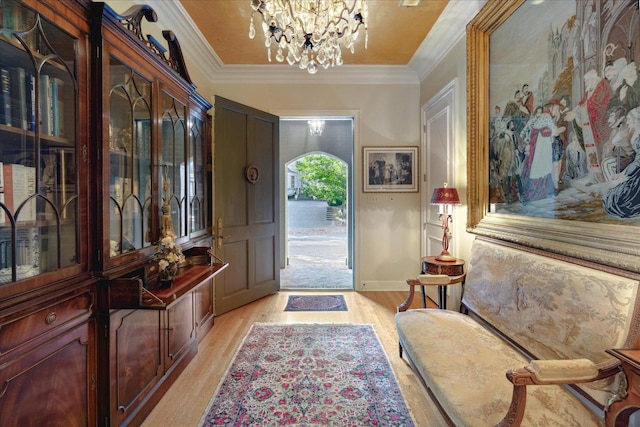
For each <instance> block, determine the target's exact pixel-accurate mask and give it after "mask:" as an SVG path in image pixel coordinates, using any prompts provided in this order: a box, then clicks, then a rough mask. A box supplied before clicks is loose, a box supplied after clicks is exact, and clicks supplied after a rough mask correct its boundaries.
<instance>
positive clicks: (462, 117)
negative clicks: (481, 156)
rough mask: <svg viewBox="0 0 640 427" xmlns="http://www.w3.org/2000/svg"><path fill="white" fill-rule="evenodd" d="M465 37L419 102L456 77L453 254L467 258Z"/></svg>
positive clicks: (432, 77)
mask: <svg viewBox="0 0 640 427" xmlns="http://www.w3.org/2000/svg"><path fill="white" fill-rule="evenodd" d="M466 58H467V54H466V38H465V37H463V38H462V39H461V40H459V41H458V43H456V44H455V46H453V48H452V49H451V50H450V51H449V52H448V53H447V55H446V56H445V57H444V58H443V60H442V61H441V62H440V63H438V65H436V66H435V67H434V69H433V70H432V71H431V73H430V74H429V75H428V77H427V78H425V79H423V81H422V83H421V84H420V105H424V104H426V103H427V102H428V101H429V100H430V99H431V98H433V97H434V96H435V95H436V94H438V92H440V91H441V90H442V88H444V87H445V86H446V85H447V84H449V83H450V82H451V81H452V80H454V79H456V81H457V87H456V92H455V93H456V99H455V100H454V102H455V105H456V106H457V107H456V109H455V112H454V114H455V117H454V121H455V131H454V135H455V138H456V141H455V156H454V157H455V161H456V164H455V165H454V170H455V182H456V186H457V190H458V194H459V195H460V200H461V202H462V204H461V205H460V206H456V207H454V213H453V215H454V217H453V218H454V222H453V223H452V224H451V228H452V233H453V247H454V253H453V255H455V256H456V257H458V258H462V259H464V260H468V259H469V257H470V253H471V243H472V241H473V235H471V234H469V233H467V232H466V224H467V221H466V220H467V203H466V199H467V125H466V123H467V116H466V114H467V64H466Z"/></svg>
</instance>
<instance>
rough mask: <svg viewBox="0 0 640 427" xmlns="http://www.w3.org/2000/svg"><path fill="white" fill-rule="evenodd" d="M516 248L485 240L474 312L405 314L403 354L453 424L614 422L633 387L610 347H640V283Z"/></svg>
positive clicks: (472, 264) (469, 305)
mask: <svg viewBox="0 0 640 427" xmlns="http://www.w3.org/2000/svg"><path fill="white" fill-rule="evenodd" d="M513 246H514V245H509V244H506V243H505V244H502V243H499V242H494V241H488V240H485V239H482V238H477V239H476V241H475V242H474V244H473V247H472V257H471V260H470V261H469V265H468V269H467V270H468V272H467V278H466V283H465V288H464V293H463V298H462V310H461V311H463V312H464V313H460V312H457V311H450V310H439V309H412V310H406V311H403V312H399V313H397V314H396V317H395V322H396V326H397V331H398V337H399V342H400V356H401V357H405V359H407V360H408V362H409V363H410V365H411V366H412V368H413V369H414V371H415V372H416V373H417V374H418V375H419V376H420V378H421V379H422V381H423V383H424V385H425V386H426V388H427V390H428V392H429V393H430V395H431V396H432V397H433V398H434V400H435V401H436V404H437V405H438V406H439V409H440V410H441V412H442V414H443V415H444V417H445V418H446V419H447V421H448V422H449V423H450V425H454V426H457V427H461V426H473V427H479V426H495V425H501V426H512V425H513V426H518V425H523V426H563V427H569V426H575V427H586V426H601V425H604V424H605V414H606V408H607V407H608V405H609V404H610V402H612V401H615V400H617V399H618V398H619V396H620V395H624V394H625V392H626V378H625V376H624V373H623V372H622V371H621V369H620V363H619V361H618V360H617V359H615V358H613V357H612V356H610V355H609V354H608V353H605V350H607V349H612V348H633V347H636V346H637V341H638V325H639V323H638V322H639V319H638V312H637V308H638V307H637V299H638V282H637V280H634V278H633V277H626V275H625V274H621V275H618V274H614V273H618V272H612V271H608V272H603V271H600V270H598V269H595V268H592V266H585V265H577V264H574V263H570V262H568V260H566V259H563V260H560V259H555V258H551V257H547V256H545V255H544V254H540V253H534V252H532V251H528V250H524V249H523V248H516V247H513ZM408 283H410V285H416V284H418V285H419V284H420V282H416V281H415V280H413V281H408ZM565 384H571V385H565Z"/></svg>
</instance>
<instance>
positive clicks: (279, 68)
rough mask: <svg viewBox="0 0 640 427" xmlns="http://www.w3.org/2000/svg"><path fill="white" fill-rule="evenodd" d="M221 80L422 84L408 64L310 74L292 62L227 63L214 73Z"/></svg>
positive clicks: (228, 81) (269, 82)
mask: <svg viewBox="0 0 640 427" xmlns="http://www.w3.org/2000/svg"><path fill="white" fill-rule="evenodd" d="M211 80H212V81H213V82H218V83H242V82H247V81H257V82H260V83H266V84H279V83H283V84H284V83H286V84H350V85H356V84H360V85H366V84H403V85H404V84H416V85H417V84H419V83H420V82H419V80H418V76H417V74H416V73H415V71H413V70H412V69H411V68H409V67H408V66H406V65H393V66H387V65H342V66H340V67H331V68H327V69H321V70H318V72H317V73H316V74H309V73H308V72H307V71H305V70H301V69H300V68H298V67H295V66H290V65H279V64H278V65H275V64H274V65H225V66H223V67H222V69H221V70H218V71H216V72H215V73H211Z"/></svg>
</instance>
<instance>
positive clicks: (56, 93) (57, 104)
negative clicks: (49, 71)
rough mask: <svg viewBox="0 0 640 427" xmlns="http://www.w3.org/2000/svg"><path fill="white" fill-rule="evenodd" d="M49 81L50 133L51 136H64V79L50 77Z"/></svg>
mask: <svg viewBox="0 0 640 427" xmlns="http://www.w3.org/2000/svg"><path fill="white" fill-rule="evenodd" d="M50 81H51V91H50V92H51V124H52V126H53V129H52V132H51V134H52V135H53V136H58V137H61V136H64V100H63V95H64V93H63V90H64V81H63V80H62V79H58V78H55V77H52V78H51V79H50Z"/></svg>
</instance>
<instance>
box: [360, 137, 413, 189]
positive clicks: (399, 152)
mask: <svg viewBox="0 0 640 427" xmlns="http://www.w3.org/2000/svg"><path fill="white" fill-rule="evenodd" d="M362 158H363V167H362V169H363V170H364V179H363V182H364V189H363V191H364V192H365V193H416V192H417V191H418V177H419V175H418V163H417V161H418V147H364V148H363V155H362Z"/></svg>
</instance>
